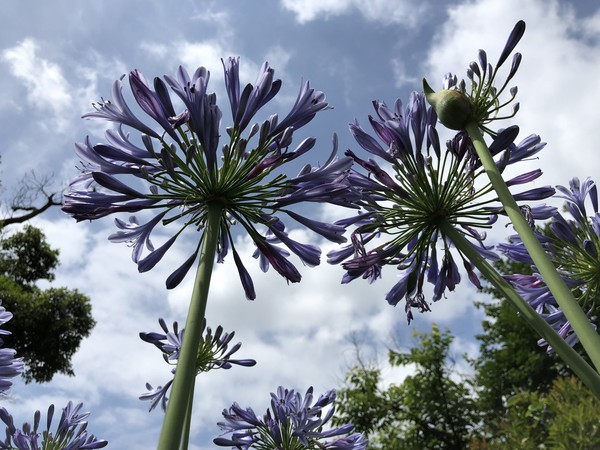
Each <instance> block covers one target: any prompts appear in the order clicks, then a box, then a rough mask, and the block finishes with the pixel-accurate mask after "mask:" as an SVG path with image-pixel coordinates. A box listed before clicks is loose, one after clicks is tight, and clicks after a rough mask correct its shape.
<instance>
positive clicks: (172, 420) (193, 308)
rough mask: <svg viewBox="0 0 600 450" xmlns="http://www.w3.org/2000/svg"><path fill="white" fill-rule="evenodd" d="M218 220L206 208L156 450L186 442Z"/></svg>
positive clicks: (217, 211)
mask: <svg viewBox="0 0 600 450" xmlns="http://www.w3.org/2000/svg"><path fill="white" fill-rule="evenodd" d="M220 219H221V207H220V206H218V205H209V206H208V214H207V221H206V228H205V230H204V242H203V243H202V250H201V252H200V263H199V264H198V271H197V272H196V281H195V282H194V290H193V292H192V299H191V302H190V308H189V311H188V317H187V321H186V324H185V333H184V337H183V342H182V344H181V350H180V352H179V360H178V363H177V370H176V372H175V379H174V381H173V387H172V390H171V397H170V398H169V404H168V406H167V412H166V414H165V419H164V422H163V427H162V431H161V433H160V439H159V441H158V450H175V449H179V446H180V444H181V442H182V441H183V442H185V441H186V439H182V434H183V429H184V424H185V423H186V420H187V419H186V417H187V415H188V414H190V415H191V400H190V397H191V396H192V395H193V392H192V391H193V389H194V381H195V378H196V359H197V355H198V345H199V344H200V338H201V337H202V321H203V320H204V312H205V310H206V302H207V300H208V288H209V286H210V277H211V275H212V269H213V264H214V260H215V253H216V250H217V243H218V239H219V222H220ZM188 410H189V411H188ZM188 431H189V430H188Z"/></svg>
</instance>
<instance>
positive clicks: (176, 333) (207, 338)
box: [140, 318, 256, 411]
mask: <svg viewBox="0 0 600 450" xmlns="http://www.w3.org/2000/svg"><path fill="white" fill-rule="evenodd" d="M158 323H159V324H160V327H161V328H162V330H163V331H164V333H156V332H151V333H145V332H142V333H140V338H141V339H142V340H143V341H145V342H148V343H150V344H153V345H155V346H156V348H158V349H159V350H160V351H161V352H162V354H163V358H164V360H165V361H166V362H167V363H168V364H171V365H174V366H175V365H177V361H178V360H179V352H180V350H181V343H182V341H183V335H184V329H183V328H182V329H179V326H178V324H177V322H173V331H169V328H168V327H167V324H166V323H165V321H164V319H162V318H161V319H158ZM205 330H206V333H204V331H205ZM201 334H203V336H202V338H201V340H200V346H199V347H198V352H197V356H196V372H197V373H201V372H208V371H209V370H212V369H231V367H232V366H233V365H237V366H243V367H252V366H254V365H256V361H255V360H253V359H232V358H231V357H232V356H233V354H234V353H236V352H237V351H238V350H239V349H240V348H241V346H242V343H241V342H238V343H237V344H235V345H234V346H233V347H231V348H228V347H229V344H230V343H231V341H232V340H233V337H234V336H235V332H231V333H226V332H223V327H222V326H220V325H219V326H218V327H217V328H216V330H215V331H214V333H213V331H212V329H211V328H210V327H207V326H206V319H205V320H204V321H203V322H202V331H201ZM171 372H172V373H173V374H174V373H175V367H174V368H173V369H172V370H171ZM172 384H173V380H172V379H171V380H169V381H168V382H167V383H166V384H165V385H164V386H158V387H156V388H153V387H152V385H151V384H149V383H146V389H148V391H147V392H146V393H144V394H142V395H141V396H140V400H149V401H150V411H152V410H153V409H154V408H156V406H157V405H158V404H159V403H160V404H161V407H162V409H163V411H166V409H167V403H168V397H167V393H168V391H169V389H170V387H171V385H172Z"/></svg>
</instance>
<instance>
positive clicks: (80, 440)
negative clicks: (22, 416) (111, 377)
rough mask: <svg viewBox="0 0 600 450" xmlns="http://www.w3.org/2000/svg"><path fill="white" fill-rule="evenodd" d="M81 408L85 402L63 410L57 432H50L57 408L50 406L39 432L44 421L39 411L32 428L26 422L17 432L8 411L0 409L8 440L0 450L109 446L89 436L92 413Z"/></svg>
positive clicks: (70, 449)
mask: <svg viewBox="0 0 600 450" xmlns="http://www.w3.org/2000/svg"><path fill="white" fill-rule="evenodd" d="M82 407H83V404H82V403H79V404H77V405H73V403H72V402H69V403H68V404H67V406H66V407H64V408H63V410H62V414H61V416H60V420H59V422H58V425H57V427H56V431H51V429H50V427H51V425H52V418H53V416H54V405H50V407H49V408H48V414H47V416H46V429H45V430H39V425H40V419H41V414H40V412H39V411H36V412H35V414H34V416H33V426H32V425H31V424H29V423H24V424H23V427H22V428H21V429H18V428H16V427H15V424H14V421H13V417H12V416H11V415H10V414H9V413H8V411H7V410H6V409H4V408H0V420H2V421H3V422H4V423H5V424H6V439H5V441H4V442H2V441H0V449H6V450H14V449H18V450H33V449H38V448H40V449H62V450H92V449H97V448H104V447H106V445H107V444H108V442H107V441H105V440H104V439H97V438H96V437H94V435H93V434H88V431H87V425H88V423H87V421H86V420H85V419H87V417H88V416H89V415H90V413H89V412H80V411H81V408H82ZM38 430H39V431H38Z"/></svg>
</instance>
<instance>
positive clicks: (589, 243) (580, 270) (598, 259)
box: [499, 178, 600, 352]
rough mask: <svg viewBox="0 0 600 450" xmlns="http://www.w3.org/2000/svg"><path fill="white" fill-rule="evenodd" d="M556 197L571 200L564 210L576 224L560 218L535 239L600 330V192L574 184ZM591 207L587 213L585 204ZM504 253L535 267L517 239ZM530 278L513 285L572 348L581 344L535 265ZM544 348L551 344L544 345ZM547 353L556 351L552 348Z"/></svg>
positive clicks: (521, 278) (516, 278)
mask: <svg viewBox="0 0 600 450" xmlns="http://www.w3.org/2000/svg"><path fill="white" fill-rule="evenodd" d="M556 189H557V191H558V192H557V195H556V197H558V198H561V199H564V200H566V202H565V210H566V212H568V214H569V215H570V217H571V218H567V217H565V215H563V214H560V213H556V215H554V216H553V217H552V220H551V221H550V223H549V224H548V226H547V227H545V228H539V229H537V230H536V232H535V233H536V236H537V237H538V239H539V241H540V242H541V243H542V245H543V247H544V249H545V250H546V252H547V253H548V255H549V256H550V258H551V259H552V261H553V263H554V264H555V266H556V268H557V270H558V271H559V273H560V274H561V276H562V278H563V280H564V281H565V283H566V284H567V286H569V287H570V288H571V290H572V291H573V294H574V297H575V298H576V299H577V300H578V302H579V304H580V306H581V307H582V308H583V310H584V311H585V312H586V313H587V315H588V316H589V318H590V319H591V320H592V323H593V324H594V326H597V323H598V319H599V318H600V314H599V312H600V310H599V307H600V303H599V301H598V298H599V296H600V256H599V255H600V214H599V213H598V189H597V187H596V183H595V182H594V181H593V180H592V179H591V178H587V179H586V180H584V181H583V182H580V180H579V179H578V178H573V179H571V181H570V182H569V187H568V188H567V187H564V186H557V187H556ZM587 200H589V202H590V203H591V207H592V211H591V214H589V213H588V209H586V201H587ZM499 249H500V250H501V251H502V252H503V253H504V254H505V255H506V257H507V258H509V259H512V260H514V261H518V262H523V263H528V264H533V261H532V259H531V257H530V256H529V253H528V252H527V250H526V249H525V246H524V245H523V242H522V241H521V239H520V238H519V236H512V237H511V238H510V243H507V244H500V245H499ZM532 269H533V273H532V274H531V275H522V274H513V275H507V276H506V277H505V278H506V279H508V280H510V281H511V282H512V283H513V284H514V286H515V288H516V290H517V292H518V293H519V295H521V297H523V298H524V299H525V300H526V301H527V302H528V303H529V304H530V305H531V307H532V308H534V309H535V310H536V311H537V312H538V314H540V315H541V316H542V317H543V318H544V319H545V320H546V321H547V322H548V323H549V324H550V325H551V326H552V327H553V328H554V329H555V330H556V332H557V333H558V334H559V335H560V336H562V337H563V338H564V339H565V340H566V342H568V343H569V344H570V345H575V344H576V343H577V342H578V341H579V340H578V338H577V335H576V334H575V333H574V332H573V329H572V327H571V324H570V323H569V321H568V320H567V319H566V317H565V315H564V313H563V312H562V310H561V309H560V307H559V305H558V303H557V302H556V299H555V298H554V296H553V295H552V293H551V292H550V290H549V289H548V287H547V286H546V284H545V282H544V280H543V279H542V277H541V276H540V274H539V273H537V269H536V267H535V266H533V265H532ZM538 343H539V345H541V346H548V343H547V342H546V341H545V340H543V339H540V341H539V342H538ZM548 351H549V352H552V348H551V347H549V346H548Z"/></svg>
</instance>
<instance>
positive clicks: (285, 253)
mask: <svg viewBox="0 0 600 450" xmlns="http://www.w3.org/2000/svg"><path fill="white" fill-rule="evenodd" d="M223 69H224V79H225V88H226V92H227V97H228V100H229V104H230V107H231V125H230V126H229V127H227V128H226V129H225V130H224V131H223V130H222V129H221V119H222V117H223V113H222V111H221V109H220V108H219V106H218V105H217V96H216V94H214V93H210V92H209V91H208V81H209V79H210V72H209V71H208V70H206V68H204V67H199V68H198V69H197V70H196V71H195V72H194V73H193V75H192V76H190V75H189V74H188V72H187V71H186V70H185V69H184V68H183V67H180V68H179V70H178V71H177V75H176V76H175V77H169V76H165V77H164V81H163V79H161V78H158V77H157V78H155V79H154V83H152V84H150V83H148V81H147V80H146V78H145V77H144V76H143V75H142V74H141V73H140V72H139V71H138V70H133V71H132V72H131V73H130V74H129V78H128V80H129V85H130V88H131V94H132V96H133V98H134V99H135V101H136V102H137V105H138V106H139V108H140V109H141V110H142V111H143V112H144V113H145V115H146V116H147V117H148V118H150V119H151V120H152V122H153V124H154V125H153V126H150V125H147V124H146V123H144V121H142V120H141V119H139V118H138V117H137V116H136V115H135V114H134V113H133V112H132V109H131V108H130V107H129V105H128V104H127V101H126V100H125V97H124V95H123V92H122V90H123V89H122V88H123V84H122V82H121V80H117V81H116V82H115V83H114V85H113V100H112V101H105V100H103V101H102V102H101V103H99V104H95V105H94V111H92V112H90V113H87V114H85V115H84V117H86V118H96V119H102V120H106V121H109V122H114V123H116V124H117V125H118V126H117V129H116V130H114V129H110V130H107V131H106V142H105V143H101V144H95V145H94V144H92V143H91V142H90V139H89V138H86V139H85V141H84V142H82V143H78V144H76V152H77V154H78V156H79V157H80V158H81V160H82V166H81V171H82V174H81V175H80V176H79V177H77V178H76V179H75V180H74V181H73V182H72V183H71V185H70V188H69V190H68V192H67V193H66V194H65V202H64V206H63V211H65V212H67V213H68V214H70V215H72V216H73V217H74V218H75V219H77V220H78V221H81V220H96V219H100V218H102V217H105V216H108V215H112V214H118V213H136V214H137V213H140V215H141V218H143V219H145V220H146V222H145V223H141V220H139V219H138V216H137V215H132V216H130V217H129V220H128V221H126V220H123V219H121V218H118V217H117V218H116V219H115V224H116V226H117V228H118V229H119V230H118V231H117V232H115V233H114V234H112V235H111V236H109V239H110V240H111V241H113V242H127V243H129V244H131V246H132V247H133V252H132V259H133V261H134V262H135V263H136V264H137V267H138V270H139V271H140V272H146V271H149V270H152V269H153V268H154V267H155V266H156V265H157V264H158V263H159V262H160V261H161V259H162V258H163V256H164V255H165V254H166V252H167V251H169V249H170V248H171V247H172V246H173V245H174V244H175V242H176V240H177V239H178V237H179V236H181V235H182V234H183V232H184V231H191V230H194V231H196V232H197V233H198V234H197V236H198V239H197V240H196V242H197V243H196V245H193V246H192V248H191V250H190V253H191V254H190V256H189V257H188V258H187V259H186V260H185V261H184V262H183V263H182V264H181V265H180V266H179V267H178V268H176V269H175V270H174V271H173V272H172V273H171V275H170V276H169V277H168V278H167V281H166V287H167V288H174V287H175V286H177V285H178V284H179V283H181V281H182V280H183V279H184V278H185V276H186V274H187V273H188V272H189V271H190V270H191V268H192V267H193V266H194V263H195V262H196V261H198V260H199V265H198V270H197V273H196V281H195V284H194V290H193V293H192V299H191V302H190V309H189V313H188V317H187V322H186V326H185V330H186V332H185V339H183V342H182V346H181V350H180V353H179V359H178V364H177V368H176V372H175V379H174V381H173V386H172V387H173V389H172V394H171V399H170V401H169V403H168V407H167V412H166V416H165V422H164V425H163V432H162V434H161V438H160V443H159V449H161V450H173V449H176V448H177V449H178V448H185V447H186V446H187V440H188V433H189V426H190V424H189V420H190V415H191V409H192V396H193V392H194V381H195V376H196V357H197V352H198V345H199V343H200V341H201V334H202V325H203V320H204V313H205V309H206V302H207V298H208V291H209V286H210V278H211V273H212V269H213V264H214V262H215V260H216V261H217V262H223V261H224V259H225V257H226V255H228V254H229V252H230V251H231V253H232V254H233V261H234V263H235V266H236V268H237V271H238V275H239V278H240V281H241V284H242V287H243V289H244V292H245V294H246V298H247V299H249V300H254V299H255V298H256V292H255V289H254V284H253V281H252V278H251V277H250V274H249V272H248V270H247V269H246V267H245V265H244V263H243V262H242V259H241V258H240V255H239V253H238V252H237V251H236V249H235V245H234V242H235V240H234V233H235V231H234V230H235V229H237V230H238V232H239V231H241V232H243V233H245V234H246V235H248V236H249V237H250V238H251V239H252V241H253V242H254V244H255V245H256V252H255V253H254V255H253V256H254V257H255V258H256V259H258V262H259V265H260V268H261V269H262V271H264V272H266V271H267V270H268V269H269V267H272V268H273V269H274V270H275V271H276V272H278V273H279V274H280V275H281V276H283V277H284V278H285V279H286V280H287V281H288V282H292V283H296V282H299V281H300V279H301V275H300V272H299V271H298V269H297V268H296V267H295V265H294V264H293V263H292V262H291V261H290V260H289V259H288V257H289V256H291V254H292V253H294V254H295V255H296V256H298V257H299V258H300V260H301V261H302V263H303V264H305V265H308V266H311V267H312V266H316V265H318V264H319V263H320V254H321V251H320V249H319V248H318V247H316V246H314V245H311V244H305V243H301V242H297V241H295V240H293V239H292V238H291V237H290V236H289V234H288V232H287V229H286V225H285V224H284V221H283V220H284V218H285V216H287V218H288V219H291V220H293V221H296V222H298V223H299V224H301V225H302V226H305V227H307V228H309V229H310V230H312V231H314V232H315V233H317V234H319V235H321V236H323V237H325V238H326V239H328V240H331V241H332V242H337V243H341V242H345V240H346V239H345V238H344V237H343V233H344V227H342V226H336V225H331V224H328V223H323V222H319V221H316V220H313V219H310V218H308V217H304V216H302V215H300V214H299V213H298V212H294V207H295V205H297V204H299V203H304V202H328V203H333V204H336V205H342V206H351V205H352V202H353V201H354V200H355V199H354V198H353V197H354V196H357V195H358V194H355V193H353V191H352V190H351V189H349V188H348V186H349V185H348V183H347V181H346V178H347V175H348V171H349V169H350V166H351V165H352V159H351V158H350V157H342V158H340V159H338V158H337V157H336V152H337V138H336V137H335V136H334V142H333V151H332V152H331V155H330V156H329V158H328V159H327V160H326V161H325V163H324V164H322V165H321V166H317V167H315V166H312V165H309V164H307V165H305V166H304V167H303V168H302V169H301V171H300V173H299V174H298V175H297V176H296V177H293V178H292V177H288V176H287V175H286V174H285V173H283V172H279V171H278V170H277V169H279V168H280V166H282V165H284V164H286V163H288V162H290V161H293V160H295V159H296V158H299V157H301V156H302V155H304V154H305V153H307V152H308V151H310V150H311V149H312V148H313V147H314V146H315V144H316V139H314V138H312V137H308V138H305V139H304V140H302V141H301V142H299V143H293V141H294V138H295V137H296V135H297V132H298V130H299V129H300V128H302V127H303V126H304V125H306V124H307V123H309V122H310V121H311V120H312V119H313V118H314V117H315V115H316V114H317V113H318V112H320V111H324V110H327V109H329V108H330V107H329V105H328V103H327V102H326V101H325V94H324V93H323V92H321V91H317V90H315V89H313V88H311V86H310V83H309V82H308V81H306V82H304V83H303V84H302V86H301V88H300V92H299V93H298V97H297V99H296V101H295V103H294V105H293V106H292V108H291V110H290V112H289V113H288V114H287V115H286V116H285V117H283V118H281V119H280V118H279V116H278V115H277V114H273V115H271V116H269V117H268V118H266V119H264V120H263V121H262V122H254V117H255V115H256V114H257V113H258V112H259V110H261V108H262V107H263V106H265V105H266V104H267V103H268V102H269V101H271V100H272V99H273V98H274V97H275V96H276V95H277V93H278V92H279V89H280V88H281V81H280V80H278V79H275V77H274V70H273V69H272V68H271V67H270V66H269V64H268V63H264V64H263V66H262V67H261V70H260V72H259V74H258V77H257V81H256V83H255V84H254V85H252V84H250V83H248V84H246V85H245V86H243V87H242V85H241V84H240V79H239V59H238V58H228V59H227V60H226V61H223ZM172 93H174V94H175V95H176V96H177V97H178V99H179V102H173V101H172V99H171V95H172ZM176 106H178V107H181V106H183V108H182V109H183V110H176V109H175V108H176ZM130 131H133V133H130ZM222 138H225V139H224V140H225V142H221V139H222ZM278 172H279V173H278ZM161 225H162V226H164V227H169V228H170V229H171V228H173V234H172V236H171V237H170V238H169V239H167V240H166V241H165V242H164V243H162V245H160V246H156V247H155V245H154V243H153V242H152V240H151V238H150V235H151V234H152V233H153V232H154V230H155V229H156V228H157V227H160V226H161ZM184 429H185V430H184ZM182 443H183V444H182ZM181 446H183V447H181Z"/></svg>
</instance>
